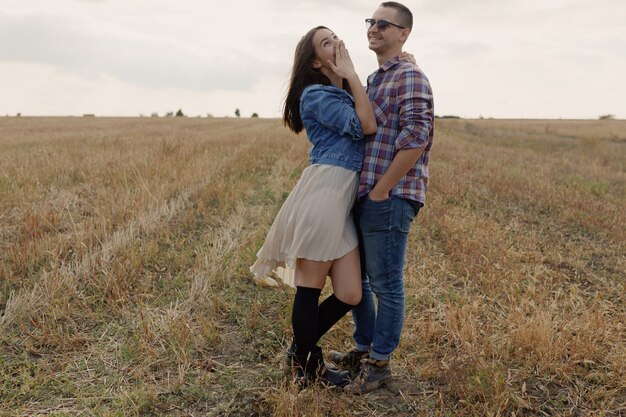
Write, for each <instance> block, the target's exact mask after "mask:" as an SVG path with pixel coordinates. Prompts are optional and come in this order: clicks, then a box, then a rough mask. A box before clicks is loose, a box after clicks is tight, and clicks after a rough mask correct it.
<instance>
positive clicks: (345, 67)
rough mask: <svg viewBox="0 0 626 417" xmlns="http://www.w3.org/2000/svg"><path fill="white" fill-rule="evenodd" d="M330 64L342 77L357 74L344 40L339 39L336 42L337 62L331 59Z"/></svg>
mask: <svg viewBox="0 0 626 417" xmlns="http://www.w3.org/2000/svg"><path fill="white" fill-rule="evenodd" d="M328 65H329V66H330V68H331V69H332V70H333V72H334V73H335V74H337V75H338V76H340V77H341V78H346V79H347V78H349V77H351V76H353V75H356V71H355V69H354V64H353V63H352V59H350V54H349V53H348V50H347V49H346V45H345V44H344V43H343V41H339V42H337V43H336V44H335V63H334V64H333V63H332V62H331V61H330V60H329V61H328Z"/></svg>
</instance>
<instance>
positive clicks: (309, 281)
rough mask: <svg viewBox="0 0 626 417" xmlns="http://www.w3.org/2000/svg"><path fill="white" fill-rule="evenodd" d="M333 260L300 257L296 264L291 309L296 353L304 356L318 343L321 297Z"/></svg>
mask: <svg viewBox="0 0 626 417" xmlns="http://www.w3.org/2000/svg"><path fill="white" fill-rule="evenodd" d="M331 264H332V261H328V262H319V261H311V260H308V259H298V261H297V264H296V295H295V298H294V301H293V309H292V311H291V325H292V327H293V337H294V339H295V342H296V353H297V354H298V355H301V356H303V357H306V355H307V354H308V353H309V352H311V351H312V350H313V348H315V346H316V345H317V322H318V311H319V306H318V303H319V297H320V293H321V292H322V288H323V287H324V283H325V282H326V275H327V274H328V270H329V269H330V266H331Z"/></svg>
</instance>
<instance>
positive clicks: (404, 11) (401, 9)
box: [380, 1, 413, 29]
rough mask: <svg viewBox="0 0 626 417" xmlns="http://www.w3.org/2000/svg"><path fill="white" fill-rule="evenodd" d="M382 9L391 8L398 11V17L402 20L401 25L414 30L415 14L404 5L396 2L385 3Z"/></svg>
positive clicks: (382, 4)
mask: <svg viewBox="0 0 626 417" xmlns="http://www.w3.org/2000/svg"><path fill="white" fill-rule="evenodd" d="M380 5H381V7H389V8H391V9H396V10H397V11H398V17H399V18H400V25H402V26H404V27H407V28H409V29H413V13H411V11H410V10H409V8H408V7H406V6H405V5H404V4H400V3H398V2H395V1H385V2H383V3H381V4H380Z"/></svg>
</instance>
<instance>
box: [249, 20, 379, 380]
mask: <svg viewBox="0 0 626 417" xmlns="http://www.w3.org/2000/svg"><path fill="white" fill-rule="evenodd" d="M350 93H352V95H351V94H350ZM283 122H284V123H285V125H286V126H287V127H289V128H290V129H291V130H293V131H294V132H295V133H299V132H301V131H302V129H306V132H307V136H308V139H309V140H310V141H311V143H312V145H313V146H312V147H311V151H310V155H309V156H310V158H309V162H310V164H311V165H310V166H308V167H307V168H306V169H305V170H304V171H303V172H302V176H301V177H300V180H299V181H298V183H297V184H296V186H295V188H294V189H293V190H292V191H291V193H290V194H289V197H288V198H287V200H286V201H285V203H284V204H283V206H282V208H281V209H280V211H279V213H278V215H277V216H276V219H275V220H274V223H273V224H272V226H271V228H270V230H269V232H268V235H267V238H266V240H265V244H264V245H263V247H262V248H261V249H260V250H259V252H258V253H257V258H258V259H257V261H256V262H255V264H254V265H253V266H252V267H251V268H250V270H251V271H252V272H253V273H254V274H255V276H256V277H257V278H262V277H264V276H266V275H269V274H270V273H271V272H272V271H273V270H274V269H275V268H276V267H278V266H283V265H284V266H286V268H287V270H295V286H296V294H295V299H294V303H293V310H292V326H293V334H294V343H293V344H292V346H291V348H290V349H289V351H288V362H289V363H290V364H292V369H293V370H294V372H295V377H296V380H297V382H298V383H300V384H307V383H308V382H312V381H319V382H322V383H324V384H332V385H339V386H342V385H345V384H346V383H347V382H348V378H349V372H347V371H337V370H335V369H331V368H330V367H326V366H325V365H324V360H323V355H322V351H321V349H320V347H319V346H317V341H318V340H319V339H320V337H321V336H323V335H324V333H326V332H327V331H328V329H330V328H331V327H332V326H333V325H334V324H335V323H336V322H337V321H338V320H339V319H341V318H342V317H343V316H344V315H345V314H346V313H347V312H348V311H350V310H351V309H352V308H353V307H354V306H356V305H357V304H358V303H359V301H360V300H361V272H360V262H359V252H358V248H357V245H358V238H357V234H356V230H355V226H354V223H353V221H352V217H351V214H350V211H351V208H352V205H353V203H354V201H355V199H356V192H357V187H358V171H359V170H360V169H361V165H362V162H363V153H364V141H363V137H364V135H368V134H372V133H375V132H376V119H375V116H374V112H373V110H372V106H371V104H370V102H369V99H368V97H367V95H366V93H365V90H364V89H363V87H362V84H361V82H360V80H359V77H358V75H357V74H356V71H355V70H354V66H353V64H352V61H351V59H350V56H349V54H348V51H347V50H346V48H345V45H344V44H343V42H342V41H340V40H339V39H338V38H337V36H336V35H335V34H334V33H333V32H332V31H331V30H330V29H328V28H326V27H324V26H318V27H316V28H314V29H312V30H310V31H309V32H308V33H307V34H306V35H305V36H304V37H303V38H302V39H301V40H300V42H299V43H298V46H297V47H296V53H295V58H294V64H293V69H292V74H291V80H290V84H289V90H288V92H287V97H286V100H285V106H284V113H283ZM327 276H330V278H331V281H332V285H333V291H334V293H333V294H332V295H331V296H329V297H328V298H327V299H326V300H324V302H322V303H321V304H320V305H318V301H319V297H320V294H321V291H322V288H323V287H324V284H325V282H326V277H327ZM287 283H288V284H290V285H292V286H293V284H294V283H292V282H287Z"/></svg>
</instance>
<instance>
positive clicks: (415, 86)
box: [395, 67, 434, 150]
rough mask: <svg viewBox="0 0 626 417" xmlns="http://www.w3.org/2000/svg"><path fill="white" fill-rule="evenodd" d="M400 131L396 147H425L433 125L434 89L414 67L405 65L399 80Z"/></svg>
mask: <svg viewBox="0 0 626 417" xmlns="http://www.w3.org/2000/svg"><path fill="white" fill-rule="evenodd" d="M397 85H398V105H399V110H400V133H399V134H398V136H397V137H396V141H395V148H396V149H397V150H401V149H415V148H424V147H426V146H427V145H428V143H429V141H430V132H431V131H432V128H433V122H434V113H433V93H432V90H431V88H430V83H429V82H428V79H427V78H426V77H425V76H424V74H423V73H422V72H421V71H420V70H419V69H417V68H415V67H412V68H407V70H405V71H403V72H402V73H401V74H400V77H399V80H398V84H397Z"/></svg>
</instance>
